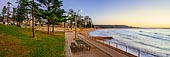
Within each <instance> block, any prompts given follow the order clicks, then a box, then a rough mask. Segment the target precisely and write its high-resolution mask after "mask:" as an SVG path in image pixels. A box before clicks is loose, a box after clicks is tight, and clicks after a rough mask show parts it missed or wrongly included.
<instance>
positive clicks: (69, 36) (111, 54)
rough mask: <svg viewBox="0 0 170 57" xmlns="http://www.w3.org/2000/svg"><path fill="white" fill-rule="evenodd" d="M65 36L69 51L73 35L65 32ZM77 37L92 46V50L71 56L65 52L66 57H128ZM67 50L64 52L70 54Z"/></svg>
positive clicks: (89, 40)
mask: <svg viewBox="0 0 170 57" xmlns="http://www.w3.org/2000/svg"><path fill="white" fill-rule="evenodd" d="M65 36H66V44H67V46H66V48H67V49H70V47H69V46H70V43H71V42H72V40H73V38H74V33H72V32H66V33H65ZM78 36H79V38H80V39H81V40H83V41H85V42H86V43H88V44H90V45H91V46H93V48H92V49H91V50H90V51H89V52H81V54H73V53H68V52H66V55H67V57H69V55H72V56H73V57H128V56H127V55H124V54H122V53H120V52H118V51H115V50H114V49H111V48H109V47H106V46H105V45H103V44H101V43H97V42H95V41H93V40H91V39H89V38H86V37H84V36H83V35H80V34H78ZM67 49H66V51H69V52H70V50H67ZM94 49H97V50H94ZM97 52H99V53H97ZM101 54H103V56H102V55H101ZM87 55H89V56H87ZM95 55H100V56H95ZM108 55H109V56H108Z"/></svg>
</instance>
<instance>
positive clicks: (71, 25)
mask: <svg viewBox="0 0 170 57" xmlns="http://www.w3.org/2000/svg"><path fill="white" fill-rule="evenodd" d="M72 25H73V24H72V21H71V23H70V28H71V30H72Z"/></svg>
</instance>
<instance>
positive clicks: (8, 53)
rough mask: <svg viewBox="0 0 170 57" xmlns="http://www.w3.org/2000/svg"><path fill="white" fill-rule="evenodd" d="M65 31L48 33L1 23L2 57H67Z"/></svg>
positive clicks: (0, 52)
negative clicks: (33, 32) (34, 31)
mask: <svg viewBox="0 0 170 57" xmlns="http://www.w3.org/2000/svg"><path fill="white" fill-rule="evenodd" d="M64 47H65V38H64V32H57V33H55V34H53V35H48V34H45V33H43V32H40V31H36V39H34V38H32V30H31V29H30V28H19V27H17V26H8V25H2V24H0V57H65V52H64Z"/></svg>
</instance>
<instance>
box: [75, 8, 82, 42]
mask: <svg viewBox="0 0 170 57" xmlns="http://www.w3.org/2000/svg"><path fill="white" fill-rule="evenodd" d="M79 12H82V10H78V11H77V16H75V20H74V21H75V25H74V26H75V39H77V18H78V17H79Z"/></svg>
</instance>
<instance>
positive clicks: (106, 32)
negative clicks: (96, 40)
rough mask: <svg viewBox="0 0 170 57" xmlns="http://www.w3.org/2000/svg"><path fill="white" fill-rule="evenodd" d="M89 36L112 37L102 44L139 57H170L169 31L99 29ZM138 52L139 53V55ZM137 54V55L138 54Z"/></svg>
mask: <svg viewBox="0 0 170 57" xmlns="http://www.w3.org/2000/svg"><path fill="white" fill-rule="evenodd" d="M89 34H90V35H91V36H101V37H103V36H104V37H112V39H108V40H105V41H104V43H105V44H108V43H109V42H110V43H111V45H112V46H115V43H118V48H119V49H122V50H124V51H125V47H126V46H127V48H128V49H127V50H126V51H127V52H129V53H131V54H134V55H136V56H139V55H140V57H170V29H99V30H95V31H92V32H90V33H89ZM139 52H140V53H139ZM138 53H139V54H138Z"/></svg>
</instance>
